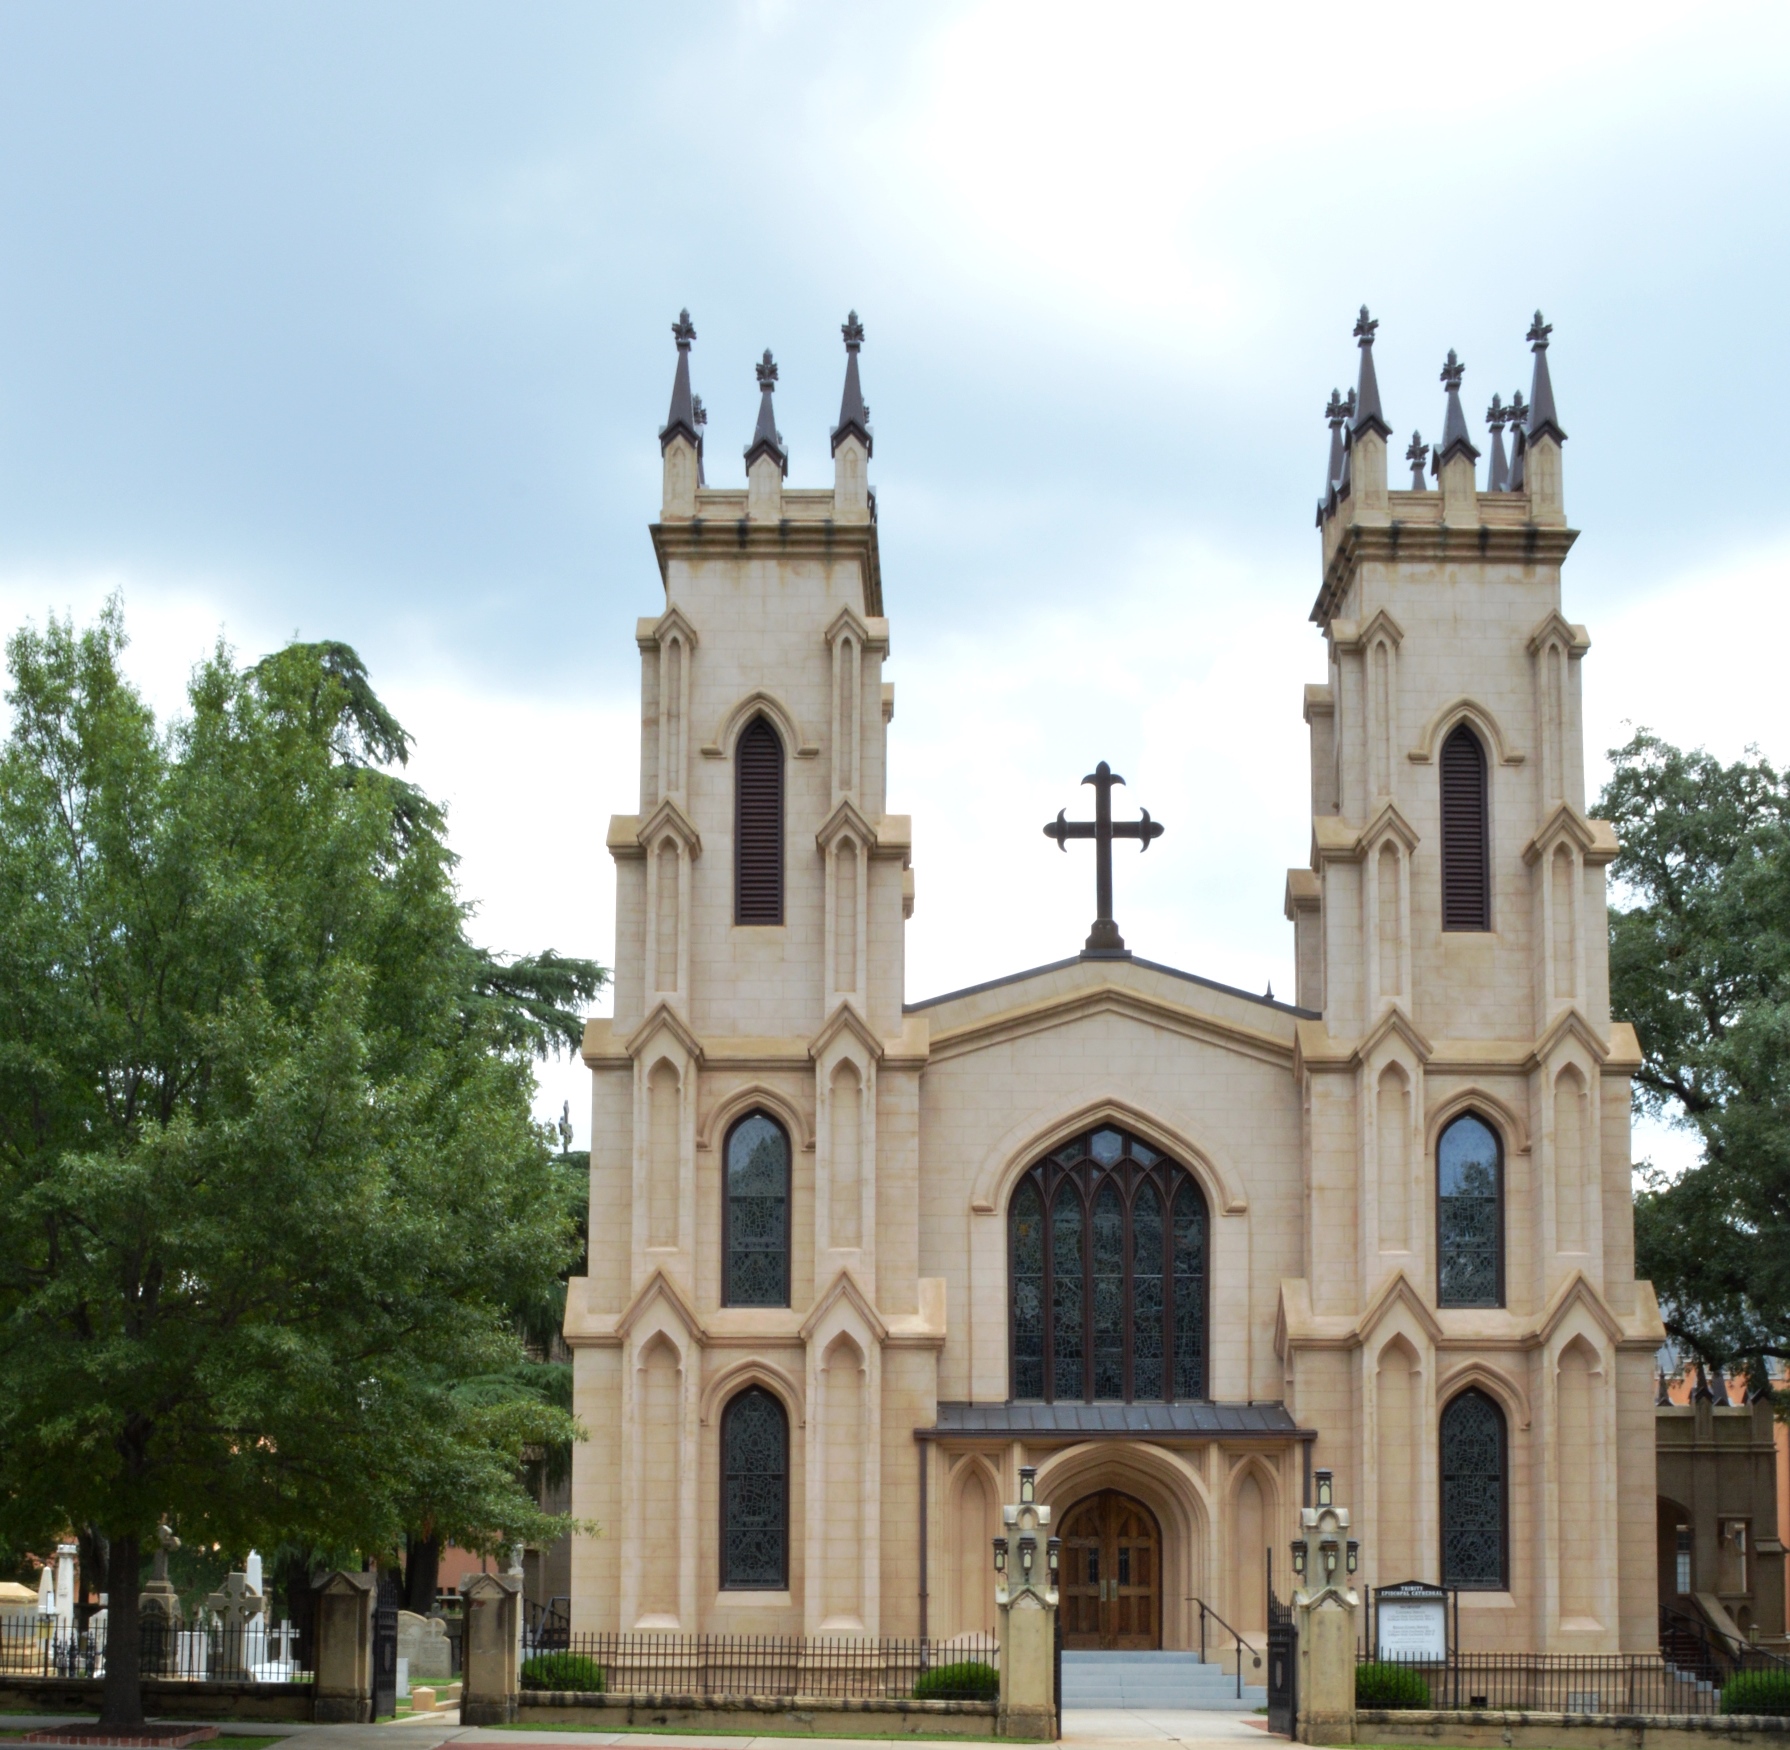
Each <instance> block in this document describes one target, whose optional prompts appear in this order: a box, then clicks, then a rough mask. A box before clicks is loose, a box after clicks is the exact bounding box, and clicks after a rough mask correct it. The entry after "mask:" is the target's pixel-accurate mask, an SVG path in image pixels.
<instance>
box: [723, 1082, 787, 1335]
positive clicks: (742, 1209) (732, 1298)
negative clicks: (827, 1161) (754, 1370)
mask: <svg viewBox="0 0 1790 1750" xmlns="http://www.w3.org/2000/svg"><path fill="white" fill-rule="evenodd" d="M723 1152H724V1160H725V1172H726V1175H727V1196H726V1209H725V1213H724V1216H723V1219H722V1229H723V1232H722V1247H723V1252H724V1259H723V1272H722V1274H723V1280H722V1291H721V1300H722V1304H723V1305H725V1306H788V1305H789V1137H788V1136H787V1135H786V1134H785V1132H784V1129H783V1126H782V1125H781V1124H779V1123H778V1122H777V1121H776V1120H775V1119H774V1118H769V1117H767V1116H766V1115H765V1114H764V1113H762V1112H754V1113H752V1114H751V1115H750V1116H748V1117H745V1118H742V1119H741V1120H740V1121H739V1122H738V1123H737V1124H736V1125H734V1127H733V1128H732V1129H731V1130H730V1131H728V1133H727V1146H726V1149H725V1150H724V1151H723Z"/></svg>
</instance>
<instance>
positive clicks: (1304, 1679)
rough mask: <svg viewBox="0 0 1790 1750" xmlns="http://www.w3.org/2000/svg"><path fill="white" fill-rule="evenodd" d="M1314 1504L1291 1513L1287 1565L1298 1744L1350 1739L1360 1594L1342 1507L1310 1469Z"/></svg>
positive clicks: (1321, 1475) (1323, 1476) (1323, 1475)
mask: <svg viewBox="0 0 1790 1750" xmlns="http://www.w3.org/2000/svg"><path fill="white" fill-rule="evenodd" d="M1317 1484H1318V1504H1317V1506H1315V1507H1305V1508H1302V1509H1301V1510H1300V1514H1299V1536H1298V1537H1297V1538H1296V1539H1295V1540H1294V1543H1293V1564H1294V1567H1295V1569H1296V1570H1297V1571H1298V1573H1299V1574H1300V1575H1301V1577H1302V1578H1303V1580H1304V1584H1303V1585H1302V1586H1300V1587H1298V1588H1297V1589H1295V1591H1294V1593H1293V1622H1294V1625H1295V1626H1296V1627H1297V1629H1298V1631H1299V1688H1298V1695H1299V1717H1298V1719H1297V1720H1296V1721H1295V1722H1294V1727H1293V1736H1294V1737H1295V1738H1296V1739H1298V1741H1299V1742H1300V1743H1301V1744H1353V1743H1354V1742H1355V1617H1356V1612H1357V1610H1358V1609H1359V1608H1360V1603H1361V1600H1360V1598H1359V1596H1358V1595H1357V1593H1356V1592H1355V1590H1354V1588H1353V1587H1352V1586H1350V1584H1349V1575H1350V1574H1352V1573H1354V1571H1355V1565H1356V1559H1357V1550H1358V1547H1359V1546H1358V1545H1357V1544H1356V1542H1355V1540H1354V1539H1353V1538H1352V1537H1350V1536H1349V1510H1348V1508H1346V1507H1338V1506H1335V1505H1333V1504H1332V1501H1331V1479H1330V1472H1329V1471H1327V1470H1321V1471H1319V1472H1318V1473H1317Z"/></svg>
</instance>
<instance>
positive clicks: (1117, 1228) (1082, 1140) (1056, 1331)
mask: <svg viewBox="0 0 1790 1750" xmlns="http://www.w3.org/2000/svg"><path fill="white" fill-rule="evenodd" d="M1206 1237H1207V1220H1206V1201H1205V1198H1204V1197H1202V1196H1201V1194H1200V1189H1199V1187H1198V1185H1196V1184H1195V1183H1194V1180H1193V1176H1192V1174H1190V1173H1189V1172H1188V1171H1187V1170H1186V1168H1184V1167H1180V1166H1177V1165H1176V1164H1175V1163H1174V1162H1173V1161H1171V1160H1168V1159H1167V1158H1166V1157H1165V1156H1163V1155H1160V1154H1158V1153H1157V1152H1156V1150H1154V1149H1153V1148H1151V1147H1149V1146H1148V1145H1147V1144H1146V1143H1144V1142H1142V1141H1140V1140H1139V1139H1138V1138H1136V1137H1134V1136H1130V1135H1127V1134H1126V1133H1125V1132H1123V1131H1120V1130H1115V1129H1110V1128H1102V1129H1099V1130H1095V1131H1091V1132H1089V1133H1088V1134H1087V1135H1086V1136H1081V1137H1077V1138H1076V1140H1075V1141H1074V1142H1071V1143H1068V1144H1066V1145H1065V1146H1064V1147H1062V1148H1059V1149H1057V1150H1055V1151H1054V1152H1053V1153H1052V1154H1051V1155H1050V1156H1049V1157H1048V1158H1046V1159H1045V1160H1042V1161H1040V1162H1039V1163H1038V1164H1037V1165H1036V1166H1034V1167H1032V1168H1031V1169H1030V1170H1029V1171H1028V1172H1027V1173H1026V1175H1025V1177H1024V1178H1022V1179H1021V1180H1020V1182H1019V1184H1018V1186H1017V1187H1016V1188H1015V1190H1014V1193H1013V1201H1012V1202H1011V1204H1010V1205H1009V1206H1008V1248H1009V1249H1008V1268H1009V1273H1010V1282H1011V1287H1012V1328H1011V1355H1012V1392H1013V1396H1014V1398H1015V1399H1019V1400H1026V1399H1031V1400H1037V1399H1043V1400H1044V1401H1045V1402H1047V1403H1132V1402H1142V1403H1162V1402H1166V1401H1169V1400H1174V1399H1198V1398H1203V1397H1205V1396H1206Z"/></svg>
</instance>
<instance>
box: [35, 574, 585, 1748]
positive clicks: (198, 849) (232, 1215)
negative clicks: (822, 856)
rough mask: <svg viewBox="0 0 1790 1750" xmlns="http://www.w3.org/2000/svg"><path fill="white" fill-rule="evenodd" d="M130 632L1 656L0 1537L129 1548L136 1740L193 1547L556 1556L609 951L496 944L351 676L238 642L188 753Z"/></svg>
mask: <svg viewBox="0 0 1790 1750" xmlns="http://www.w3.org/2000/svg"><path fill="white" fill-rule="evenodd" d="M123 645H124V630H123V623H122V616H121V614H120V611H119V609H118V607H117V605H116V604H113V605H112V606H110V607H109V608H108V609H107V611H106V612H105V613H104V614H103V615H102V616H101V618H100V620H99V621H98V623H97V624H96V625H94V626H92V627H90V628H88V629H86V630H82V631H77V630H76V628H75V627H74V626H73V625H72V624H69V623H61V622H58V621H56V620H54V619H52V620H51V621H50V623H49V625H48V628H47V629H46V630H45V631H44V632H43V633H41V634H40V633H37V632H35V631H33V630H31V629H29V628H27V629H26V630H24V631H21V632H19V633H18V634H17V635H16V636H15V637H14V638H13V639H12V640H11V642H10V644H9V646H8V656H9V660H10V668H11V674H12V682H13V685H12V690H11V693H10V694H9V698H10V701H11V704H12V708H13V720H12V727H11V733H10V736H9V738H8V740H7V742H6V744H5V748H4V751H3V753H0V1543H3V1542H5V1541H8V1540H10V1541H13V1542H15V1543H21V1544H30V1543H39V1544H41V1542H42V1540H43V1539H44V1538H45V1537H46V1536H48V1535H53V1534H54V1533H56V1532H58V1531H60V1530H61V1529H63V1528H64V1527H65V1526H69V1525H76V1526H81V1527H91V1528H92V1530H93V1532H94V1533H95V1534H97V1536H98V1537H100V1538H103V1539H105V1540H106V1541H107V1546H108V1558H107V1590H108V1592H109V1595H110V1605H111V1618H110V1621H111V1628H110V1633H109V1635H108V1646H107V1661H106V1691H105V1702H104V1717H105V1719H106V1720H107V1721H108V1722H112V1723H118V1724H125V1723H134V1722H135V1721H136V1720H139V1719H140V1718H141V1695H140V1686H139V1682H138V1669H137V1639H138V1633H137V1630H138V1625H137V1593H138V1585H139V1576H140V1567H141V1559H142V1553H143V1550H144V1547H145V1544H146V1541H147V1540H148V1539H149V1538H150V1537H151V1535H152V1534H153V1531H154V1528H155V1526H156V1524H157V1522H158V1521H159V1520H160V1519H161V1518H162V1516H163V1515H164V1514H166V1515H169V1516H170V1517H172V1518H173V1519H174V1521H175V1522H176V1525H177V1528H178V1530H179V1531H180V1533H181V1535H182V1537H183V1538H186V1539H188V1540H198V1541H203V1542H205V1543H212V1542H216V1543H219V1544H221V1545H222V1546H223V1547H224V1548H225V1549H227V1550H238V1551H240V1550H243V1549H246V1548H247V1547H248V1546H249V1545H250V1544H251V1543H256V1544H258V1545H260V1546H261V1547H263V1548H271V1547H273V1546H276V1545H279V1544H281V1543H297V1544H302V1545H308V1546H310V1547H313V1548H319V1549H334V1550H337V1551H341V1550H345V1549H360V1550H363V1551H374V1552H380V1551H386V1550H391V1549H393V1548H396V1547H400V1546H401V1545H402V1542H403V1539H404V1534H405V1532H406V1530H407V1528H409V1527H411V1526H414V1525H415V1524H416V1523H417V1522H418V1515H419V1513H420V1512H422V1511H425V1510H426V1511H427V1512H429V1513H430V1514H431V1515H432V1516H433V1519H434V1522H435V1524H436V1525H437V1527H438V1528H439V1529H440V1530H441V1531H442V1532H443V1533H444V1534H446V1535H450V1536H453V1537H455V1538H457V1539H460V1540H462V1541H464V1542H466V1543H468V1544H470V1545H472V1546H473V1547H490V1546H492V1545H493V1544H494V1543H496V1542H497V1541H499V1540H500V1539H501V1540H508V1539H514V1538H517V1537H522V1536H545V1535H550V1534H551V1533H552V1532H553V1531H554V1530H555V1529H557V1527H556V1526H555V1525H554V1524H552V1523H543V1516H542V1515H541V1514H540V1513H539V1511H538V1509H537V1508H536V1507H535V1505H534V1502H533V1501H532V1500H531V1498H530V1496H529V1494H528V1492H527V1490H526V1488H525V1487H523V1486H522V1476H521V1464H522V1460H523V1457H524V1455H525V1454H526V1453H527V1452H529V1451H531V1450H533V1449H537V1448H539V1447H541V1446H543V1445H544V1444H547V1443H551V1442H554V1441H563V1440H565V1439H567V1438H569V1437H570V1436H571V1435H572V1434H573V1432H574V1427H573V1425H572V1423H571V1421H570V1418H569V1416H568V1415H567V1414H566V1413H565V1412H564V1411H563V1410H562V1409H559V1408H556V1407H554V1406H553V1405H551V1404H548V1403H546V1402H543V1401H542V1399H541V1398H540V1397H539V1396H538V1395H536V1396H533V1397H529V1396H526V1395H520V1396H519V1395H515V1394H512V1395H510V1396H507V1397H495V1398H481V1396H480V1394H478V1393H469V1392H466V1391H463V1390H460V1389H458V1385H459V1382H461V1381H464V1380H467V1379H472V1378H477V1377H481V1376H486V1375H490V1374H493V1373H499V1372H501V1371H503V1370H504V1369H506V1368H509V1367H511V1366H513V1365H514V1364H515V1362H516V1361H517V1359H518V1358H519V1356H520V1355H521V1353H522V1349H521V1344H520V1341H519V1339H518V1336H517V1332H516V1326H515V1321H514V1318H513V1316H512V1309H513V1308H514V1307H515V1305H516V1304H518V1302H527V1301H529V1300H531V1299H538V1298H539V1297H542V1296H546V1295H550V1294H551V1292H552V1289H553V1285H554V1283H555V1282H556V1281H557V1279H558V1277H559V1274H560V1272H561V1269H562V1268H563V1266H564V1264H565V1261H566V1259H567V1257H568V1255H569V1254H570V1253H571V1251H572V1249H573V1248H574V1247H575V1245H576V1244H577V1240H576V1236H575V1233H574V1228H573V1223H572V1222H571V1221H570V1220H568V1218H567V1214H566V1209H565V1198H564V1193H563V1187H562V1186H561V1185H560V1183H559V1181H558V1179H557V1178H556V1176H555V1174H554V1172H553V1171H552V1170H551V1166H550V1149H549V1144H548V1140H547V1133H546V1130H545V1128H544V1127H540V1126H536V1125H535V1124H533V1123H532V1122H531V1120H530V1100H531V1096H532V1091H533V1074H532V1068H531V1059H532V1058H533V1057H534V1056H535V1055H536V1054H539V1053H542V1052H545V1051H548V1050H551V1049H554V1048H555V1047H556V1046H557V1045H559V1044H563V1043H567V1042H572V1041H575V1040H576V1038H577V1036H578V1032H579V1027H580V1019H579V1016H578V1014H577V1012H576V1005H577V1004H579V1003H581V1002H583V1001H585V1000H587V999H588V998H589V997H590V996H591V995H593V994H594V992H595V991H596V990H597V988H598V987H599V986H600V985H601V983H602V982H603V978H604V974H603V971H602V969H601V968H599V967H597V966H596V965H595V964H593V963H590V962H586V961H576V960H565V959H560V958H558V957H555V956H551V955H541V956H539V957H537V958H535V959H532V960H525V961H518V962H514V963H511V964H507V965H506V964H503V963H501V962H499V961H498V960H497V959H495V958H494V957H493V956H491V955H490V954H487V953H485V952H482V951H481V950H479V949H478V948H476V947H474V946H473V945H472V944H471V942H470V941H469V940H468V938H467V934H466V924H467V916H468V913H467V907H466V906H465V904H464V903H463V902H462V901H461V899H460V898H459V896H458V894H457V892H456V889H455V885H454V859H453V857H452V854H451V853H450V852H449V850H448V848H447V844H446V840H445V827H444V821H443V817H442V815H441V812H440V810H439V809H438V808H436V807H435V806H434V805H433V804H431V803H430V802H429V800H428V799H427V798H426V797H425V796H423V795H422V794H421V792H419V791H418V790H416V789H415V788H414V787H413V786H411V785H409V784H407V783H406V782H404V781H403V780H402V779H401V778H399V777H398V776H397V775H396V774H395V773H393V772H392V771H390V770H388V769H387V768H389V767H390V766H392V765H394V764H402V762H403V760H404V757H405V755H406V753H407V750H408V739H407V738H406V737H405V735H404V732H403V730H402V729H401V728H400V727H399V726H398V724H397V723H396V722H395V721H394V720H393V718H392V717H391V715H390V713H389V712H387V711H386V710H385V708H384V707H383V706H382V705H381V704H380V703H379V701H378V699H377V698H376V697H375V695H374V694H373V691H372V688H371V686H370V684H369V683H368V681H367V677H366V673H365V670H364V669H363V668H362V666H361V664H360V662H359V660H358V659H357V658H356V657H355V656H354V653H353V652H352V651H350V650H348V649H347V648H346V647H345V646H342V645H295V646H292V647H290V648H288V649H286V650H284V651H281V652H279V653H278V654H277V655H275V656H272V657H270V658H268V659H267V660H266V661H264V662H261V663H259V664H257V665H255V666H254V667H252V668H248V669H242V668H239V667H238V666H237V665H236V664H235V663H234V662H233V661H232V660H231V658H230V655H229V653H228V652H227V651H225V650H224V649H222V648H221V647H220V649H219V650H218V651H217V652H216V653H215V654H214V655H213V656H212V657H211V659H210V660H209V661H207V662H205V663H204V664H202V665H201V666H200V667H199V668H198V669H197V670H195V672H194V674H193V676H192V679H191V682H190V685H189V689H188V701H189V709H188V711H187V713H186V715H185V716H183V717H181V718H180V719H179V720H177V721H175V722H173V723H172V724H171V725H169V726H167V727H165V728H158V727H157V725H156V723H155V721H154V718H153V716H152V714H151V712H150V711H149V710H148V708H147V707H146V706H145V705H144V703H143V701H142V700H141V698H140V697H139V696H138V695H137V694H136V693H135V692H134V691H133V690H132V688H131V687H130V686H129V685H128V684H127V683H126V682H125V680H124V679H123V678H122V676H121V674H120V669H119V657H120V652H121V650H122V648H123Z"/></svg>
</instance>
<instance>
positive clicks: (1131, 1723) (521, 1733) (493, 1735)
mask: <svg viewBox="0 0 1790 1750" xmlns="http://www.w3.org/2000/svg"><path fill="white" fill-rule="evenodd" d="M68 1723H71V1716H69V1715H67V1714H46V1715H42V1716H35V1715H28V1714H0V1732H29V1731H36V1730H38V1729H39V1728H40V1727H44V1726H58V1725H64V1724H68ZM208 1723H214V1724H216V1725H217V1727H218V1730H219V1732H220V1734H222V1735H223V1736H226V1737H244V1738H246V1737H266V1738H267V1739H268V1740H269V1744H268V1750H438V1747H439V1746H442V1745H452V1746H453V1747H454V1750H603V1747H607V1746H611V1745H619V1746H624V1747H626V1746H632V1747H633V1750H793V1747H794V1746H795V1745H797V1744H800V1745H802V1746H804V1750H870V1747H871V1746H873V1745H876V1744H903V1745H912V1746H914V1747H915V1750H966V1746H968V1745H970V1744H974V1743H978V1742H981V1740H976V1739H967V1738H909V1737H896V1736H893V1735H891V1736H889V1737H885V1738H871V1737H863V1738H808V1737H797V1736H794V1735H791V1736H764V1737H745V1736H720V1735H717V1734H712V1733H698V1732H678V1731H658V1732H604V1731H594V1730H584V1729H580V1728H577V1727H572V1728H568V1729H564V1730H551V1731H532V1730H514V1731H512V1730H505V1729H504V1728H502V1727H494V1726H462V1725H461V1724H460V1716H459V1713H458V1711H457V1710H455V1709H446V1710H444V1711H442V1712H440V1713H433V1714H419V1715H417V1716H415V1717H414V1718H411V1719H405V1720H388V1721H385V1722H384V1723H383V1724H380V1725H377V1726H310V1725H305V1724H302V1723H300V1722H276V1721H271V1720H246V1721H239V1722H231V1721H224V1720H219V1721H215V1722H208ZM1265 1727H1266V1722H1265V1721H1264V1720H1263V1719H1262V1717H1261V1716H1260V1715H1259V1714H1249V1713H1235V1714H1233V1713H1222V1712H1217V1711H1215V1710H1210V1709H1205V1708H1186V1709H1182V1708H1066V1709H1064V1712H1063V1737H1062V1742H1063V1743H1064V1744H1066V1745H1070V1746H1074V1745H1087V1746H1093V1747H1097V1750H1128V1747H1131V1746H1135V1747H1136V1750H1163V1746H1165V1745H1169V1744H1180V1745H1186V1746H1188V1750H1242V1747H1243V1746H1246V1745H1252V1744H1253V1745H1258V1746H1259V1745H1263V1744H1264V1743H1269V1744H1271V1743H1273V1742H1274V1740H1272V1739H1269V1737H1268V1733H1267V1731H1266V1729H1265ZM276 1740H277V1742H276ZM996 1741H997V1742H998V1740H996ZM194 1750H203V1747H202V1746H195V1747H194Z"/></svg>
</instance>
